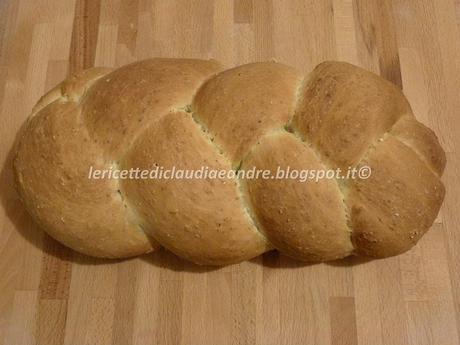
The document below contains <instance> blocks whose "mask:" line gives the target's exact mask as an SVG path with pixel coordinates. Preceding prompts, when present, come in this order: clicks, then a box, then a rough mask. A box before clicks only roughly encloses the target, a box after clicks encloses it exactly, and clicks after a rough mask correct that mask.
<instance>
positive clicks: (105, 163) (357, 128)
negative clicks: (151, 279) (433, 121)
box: [14, 59, 446, 265]
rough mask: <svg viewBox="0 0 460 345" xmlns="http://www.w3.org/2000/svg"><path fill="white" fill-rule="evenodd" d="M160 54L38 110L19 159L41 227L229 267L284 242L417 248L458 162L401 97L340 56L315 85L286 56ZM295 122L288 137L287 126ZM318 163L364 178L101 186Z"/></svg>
mask: <svg viewBox="0 0 460 345" xmlns="http://www.w3.org/2000/svg"><path fill="white" fill-rule="evenodd" d="M221 71H222V67H221V65H220V64H219V63H218V62H215V61H204V60H192V59H189V60H187V59H183V60H181V59H150V60H144V61H140V62H136V63H133V64H130V65H127V66H124V67H121V68H119V69H116V70H113V71H112V70H111V69H105V68H93V69H89V70H86V71H83V72H82V73H79V74H77V75H74V76H71V77H69V78H68V79H67V80H65V81H63V82H62V83H61V84H59V85H58V86H56V87H55V88H54V89H52V90H51V91H49V92H48V93H47V94H46V95H44V96H43V97H42V98H41V99H40V101H39V102H38V103H37V105H36V106H35V107H34V109H33V111H32V116H31V117H30V119H29V120H28V122H27V125H26V128H25V130H24V132H23V137H22V139H21V141H20V144H19V146H18V149H17V152H16V158H15V160H14V169H15V177H16V184H17V188H18V192H19V194H20V196H21V198H22V200H23V201H24V204H25V206H26V208H27V210H28V211H29V213H30V214H31V215H32V217H33V218H34V219H35V220H36V221H37V223H38V224H40V226H41V227H42V228H43V229H44V230H45V231H47V232H48V233H49V234H50V235H51V236H53V237H55V238H56V239H57V240H59V241H61V242H62V243H64V244H66V245H68V246H69V247H71V248H73V249H75V250H77V251H80V252H82V253H85V254H88V255H93V256H102V257H127V256H133V255H138V254H142V253H145V252H148V251H151V250H153V249H154V248H155V247H157V246H158V243H157V241H158V242H159V243H160V244H161V245H164V246H165V247H166V248H168V249H170V250H171V251H173V252H175V253H176V254H177V255H179V256H182V257H184V258H187V259H189V260H191V261H194V262H196V263H200V264H213V265H222V264H230V263H235V262H239V261H242V260H246V259H249V258H252V257H254V256H257V255H259V254H261V253H263V252H264V251H266V250H268V249H271V248H273V247H275V248H278V249H279V250H280V251H282V252H283V253H285V254H287V255H289V256H292V257H294V258H297V259H300V260H306V261H325V260H333V259H337V258H341V257H344V256H347V255H349V254H351V253H357V254H361V255H367V256H372V257H385V256H391V255H396V254H399V253H402V252H404V251H406V250H409V249H410V248H411V247H412V246H413V245H414V244H415V243H416V242H417V241H418V240H419V239H420V238H421V236H422V235H423V234H424V233H425V232H426V231H427V230H428V229H429V227H430V226H431V224H432V223H433V221H434V219H435V217H436V215H437V213H438V211H439V208H440V206H441V204H442V200H443V198H444V186H443V185H442V183H441V181H440V176H441V175H442V172H443V170H444V167H445V162H446V160H445V154H444V151H443V150H442V148H441V146H440V145H439V142H438V140H437V138H436V136H435V134H434V133H433V132H432V131H431V130H430V129H429V128H427V127H426V126H424V125H422V124H421V123H419V122H418V121H417V120H416V119H415V117H414V116H413V114H412V111H411V109H410V106H409V104H408V102H407V100H406V99H405V97H404V95H403V94H402V92H401V91H400V90H399V89H398V88H397V87H396V86H395V85H393V84H391V83H389V82H388V81H385V80H383V79H382V78H380V77H378V76H376V75H375V74H372V73H370V72H367V71H365V70H363V69H360V68H358V67H356V66H353V65H350V64H347V63H341V62H326V63H323V64H321V65H319V66H318V67H317V68H316V69H315V70H314V71H313V72H312V73H311V74H310V75H309V76H308V77H306V78H305V79H304V82H303V83H302V82H301V80H302V78H301V76H300V74H299V73H298V72H296V71H295V70H293V69H292V68H290V67H288V66H284V65H281V64H277V63H255V64H249V65H244V66H240V67H237V68H234V69H231V70H227V71H224V72H221ZM285 128H286V129H285ZM155 165H158V166H159V167H162V168H163V169H168V168H172V167H173V166H175V167H176V169H200V168H201V167H205V166H207V167H208V169H210V168H215V169H221V170H222V169H223V170H229V169H232V168H233V169H238V168H239V167H241V169H242V171H245V170H249V169H251V168H252V167H257V168H259V169H267V170H271V171H272V172H274V171H275V170H277V168H278V167H279V168H281V169H282V168H287V167H288V166H289V167H290V168H291V169H300V170H312V169H327V168H336V167H340V168H343V169H346V168H348V166H352V167H360V166H364V165H368V166H370V167H371V169H372V174H371V177H370V178H369V179H366V180H360V179H357V180H347V181H340V180H338V179H324V180H320V181H319V182H314V181H307V182H300V181H298V180H293V179H280V180H270V179H267V180H264V179H255V180H254V179H253V180H242V179H238V178H221V179H191V180H190V179H189V180H165V179H147V180H140V179H138V180H136V179H133V180H129V179H128V180H116V179H99V180H94V179H88V173H89V169H90V167H93V169H97V168H99V169H109V168H111V167H112V168H126V169H129V168H139V169H143V168H145V169H153V168H155Z"/></svg>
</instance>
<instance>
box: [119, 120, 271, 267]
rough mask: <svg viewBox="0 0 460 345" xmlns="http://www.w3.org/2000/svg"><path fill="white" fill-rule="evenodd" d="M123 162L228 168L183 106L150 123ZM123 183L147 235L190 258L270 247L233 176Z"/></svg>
mask: <svg viewBox="0 0 460 345" xmlns="http://www.w3.org/2000/svg"><path fill="white" fill-rule="evenodd" d="M165 152H168V154H167V155H165V154H164V153H165ZM122 166H123V167H125V168H127V169H129V168H137V167H139V168H141V169H154V168H155V166H159V167H163V168H164V169H165V170H166V169H173V167H176V169H178V170H179V169H182V170H185V169H189V170H193V169H194V170H198V169H200V168H201V167H202V166H204V167H209V169H220V170H229V169H231V166H230V162H229V161H228V160H227V159H226V158H225V157H224V156H223V155H221V154H220V153H219V152H218V150H217V149H216V148H215V147H214V146H213V145H212V143H211V141H209V140H207V139H206V137H205V136H204V135H203V133H202V132H201V129H200V127H199V125H198V124H196V123H195V122H194V121H193V120H192V117H191V116H190V115H189V114H187V113H184V112H177V113H169V114H167V115H166V116H164V117H163V118H162V119H161V120H160V121H158V123H155V124H154V125H153V126H151V127H149V128H148V129H147V130H146V131H145V132H144V133H143V134H142V136H141V137H140V138H139V139H138V140H137V141H136V142H135V143H134V145H133V147H132V149H131V150H130V152H128V153H127V155H126V160H125V161H124V162H123V163H122ZM123 189H124V191H125V194H126V195H127V197H128V198H129V200H130V201H131V203H132V204H134V205H135V206H136V208H137V209H138V210H139V212H140V213H141V214H142V216H143V218H144V219H145V222H146V224H147V225H148V229H150V233H151V235H152V236H153V237H154V238H155V239H157V240H158V241H159V242H160V243H161V244H162V245H163V246H165V247H166V248H168V249H170V250H171V251H173V252H174V253H176V254H177V255H180V256H182V257H185V258H187V259H188V260H191V261H193V262H196V263H200V264H229V263H233V262H238V261H243V260H246V259H250V258H253V257H255V256H258V255H260V254H262V253H263V252H264V251H266V250H267V249H268V247H269V245H268V243H267V242H266V240H265V237H264V236H262V235H261V234H260V233H259V232H258V231H257V229H256V227H255V226H254V224H252V222H251V219H250V217H249V215H248V214H246V213H245V210H244V208H243V206H242V203H241V200H240V197H239V194H238V184H237V181H236V180H235V179H228V178H224V179H190V180H185V179H183V180H167V179H149V180H125V181H124V184H123Z"/></svg>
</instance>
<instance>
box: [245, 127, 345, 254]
mask: <svg viewBox="0 0 460 345" xmlns="http://www.w3.org/2000/svg"><path fill="white" fill-rule="evenodd" d="M252 167H256V169H261V170H269V171H271V172H272V174H273V175H272V176H275V177H276V172H277V169H278V167H280V168H281V169H283V170H284V171H287V169H288V168H290V169H292V170H294V169H296V170H298V171H300V170H308V169H324V168H325V167H324V165H322V164H321V162H320V161H319V160H318V158H317V157H315V154H314V152H313V151H312V150H311V149H310V148H308V147H307V146H306V145H305V144H303V143H302V142H300V141H299V140H298V139H297V138H295V137H294V136H293V135H292V134H290V133H287V132H286V131H277V132H274V133H273V134H272V135H269V136H266V137H264V138H263V140H261V142H260V143H259V144H258V145H257V146H255V147H254V148H253V150H252V151H251V153H250V154H249V156H248V157H247V159H245V161H244V163H243V167H242V169H243V170H250V169H252ZM245 183H246V185H247V193H248V199H250V202H251V205H252V207H253V209H254V213H255V214H256V216H257V218H258V219H259V222H260V223H261V224H262V226H263V229H264V231H265V233H266V235H267V237H268V239H269V240H270V242H272V243H273V244H274V245H275V247H276V248H278V249H279V250H280V251H281V252H283V253H285V254H287V255H289V256H291V257H293V258H296V259H299V260H304V261H325V260H334V259H338V258H343V257H345V256H348V255H350V253H351V252H352V251H353V246H352V244H351V240H350V236H351V233H350V230H349V229H348V227H347V220H346V215H345V210H344V205H343V200H342V194H341V192H340V190H339V188H338V186H337V183H336V182H335V181H333V180H326V179H323V180H321V181H318V182H317V183H316V182H314V181H313V182H312V181H306V182H299V181H298V180H295V179H250V180H249V179H248V180H245Z"/></svg>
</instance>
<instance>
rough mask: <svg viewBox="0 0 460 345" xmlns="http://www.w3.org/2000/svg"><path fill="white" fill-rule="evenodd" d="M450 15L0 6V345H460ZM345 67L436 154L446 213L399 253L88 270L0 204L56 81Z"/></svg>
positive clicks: (91, 262) (455, 34)
mask: <svg viewBox="0 0 460 345" xmlns="http://www.w3.org/2000/svg"><path fill="white" fill-rule="evenodd" d="M459 21H460V2H459V1H458V0H436V1H434V0H394V1H390V0H359V1H351V0H317V1H314V0H293V1H287V0H283V1H278V0H235V1H230V0H215V1H212V0H194V1H186V0H184V1H175V0H156V1H154V0H152V1H150V0H1V1H0V113H1V125H0V126H1V127H0V131H1V135H0V140H1V145H0V157H1V161H0V163H1V167H2V170H1V175H0V176H1V178H0V183H1V187H0V196H1V199H0V200H1V207H2V208H1V212H0V224H1V228H0V345H21V344H23V345H31V344H40V345H41V344H46V345H54V344H67V345H84V344H91V345H92V344H117V345H131V344H139V345H140V344H142V345H146V344H184V345H185V344H186V345H189V344H197V345H203V344H216V345H225V344H248V345H249V344H262V345H271V344H273V345H280V344H309V345H320V344H325V345H329V344H332V345H337V344H363V345H364V344H369V345H386V344H392V345H395V344H402V345H407V344H417V345H422V344H433V345H434V344H435V345H454V344H459V332H460V229H459V224H460V222H459V216H458V215H459V213H458V211H459V206H460V201H459V196H460V183H459V178H458V176H459V173H460V171H459V168H460V155H459V149H460V143H459V137H458V132H459V130H460V117H459V109H460V94H459V92H460V50H459V44H460V32H459V26H458V23H459ZM159 56H160V57H197V58H210V57H213V58H217V59H219V60H221V61H223V62H224V63H225V64H227V65H228V66H233V65H238V64H242V63H247V62H253V61H261V60H270V59H276V60H277V61H279V62H283V63H286V64H289V65H292V66H294V67H296V68H298V69H299V70H302V71H305V72H307V71H309V70H311V69H312V68H313V67H314V66H315V65H316V64H317V63H319V62H321V61H323V60H327V59H339V60H345V61H349V62H352V63H355V64H358V65H360V66H363V67H365V68H367V69H369V70H372V71H375V72H377V73H380V74H381V75H382V76H383V77H385V78H387V79H389V80H391V81H393V82H394V83H396V84H398V85H400V86H402V87H403V88H404V92H405V93H406V95H407V97H408V98H409V100H410V102H411V104H412V106H413V108H414V111H415V113H416V115H417V117H418V118H419V119H420V120H421V121H422V122H424V123H426V124H428V125H429V126H430V127H432V128H433V129H434V130H435V131H436V133H437V134H438V136H439V138H440V140H441V142H442V145H443V146H444V148H445V149H446V151H447V156H448V166H447V170H446V173H445V175H444V178H443V180H444V182H445V184H446V186H447V196H446V201H445V203H444V205H443V208H442V210H441V213H440V215H439V217H438V220H437V221H436V223H435V225H434V226H433V228H432V230H431V231H430V232H429V233H428V234H427V235H426V236H425V237H424V238H423V240H422V241H421V242H420V243H419V245H418V246H417V247H416V248H415V249H413V250H412V251H410V252H409V253H406V254H404V255H401V256H399V257H395V258H390V259H386V260H380V261H372V262H365V261H362V260H358V259H346V260H343V261H340V262H336V263H332V264H317V265H307V264H302V263H299V262H294V261H292V260H289V259H287V258H285V257H282V256H279V255H278V254H276V253H273V252H272V253H268V254H266V255H264V256H263V257H259V258H257V259H254V260H252V261H250V262H245V263H242V264H239V265H234V266H230V267H225V268H218V269H207V268H200V267H197V266H194V265H192V264H189V263H186V262H184V261H182V260H180V259H178V258H176V257H174V256H173V255H171V254H168V253H167V252H165V251H159V252H157V253H154V254H151V255H146V256H144V257H141V258H137V259H133V260H126V261H118V262H117V261H104V260H95V259H91V258H88V257H84V256H82V255H79V254H76V253H73V252H72V251H70V250H68V249H66V248H64V247H62V246H61V245H59V244H57V243H56V242H55V241H54V240H52V239H50V238H49V237H48V236H46V235H44V234H43V233H42V232H41V231H39V229H37V227H36V226H35V225H34V224H33V223H32V222H31V220H30V218H29V217H28V216H27V214H26V213H25V211H24V209H23V207H22V206H21V204H20V202H19V200H18V197H17V195H16V194H15V192H14V187H13V183H12V173H11V160H12V153H11V147H12V145H13V142H14V140H15V135H16V133H17V130H18V128H19V126H20V125H21V123H22V122H23V120H24V119H25V118H26V116H27V114H28V112H29V111H30V109H31V107H32V106H33V104H34V103H35V102H36V101H37V99H38V98H39V97H40V96H41V95H42V94H43V92H44V91H45V90H47V89H49V88H50V87H52V86H53V85H54V84H56V83H57V82H59V81H60V80H61V79H63V78H64V77H65V76H66V75H67V74H68V73H72V72H75V71H78V70H80V69H82V68H86V67H90V66H93V65H105V66H119V65H123V64H125V63H128V62H131V61H135V60H138V59H142V58H147V57H159Z"/></svg>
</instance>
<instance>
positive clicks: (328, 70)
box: [292, 62, 412, 169]
mask: <svg viewBox="0 0 460 345" xmlns="http://www.w3.org/2000/svg"><path fill="white" fill-rule="evenodd" d="M300 97H301V99H300V103H299V106H298V107H297V110H296V113H295V115H294V118H293V120H292V127H293V128H295V130H296V131H297V132H298V133H299V134H301V136H302V137H303V138H307V140H308V141H309V142H311V143H312V144H313V146H314V147H315V148H316V150H318V151H319V152H320V153H321V155H322V157H323V159H325V160H327V161H328V162H329V163H330V164H331V165H332V166H333V167H340V168H343V169H346V168H348V167H349V166H353V165H355V164H357V163H358V162H359V161H360V159H361V158H362V157H363V156H364V154H365V153H366V150H367V148H368V147H369V145H371V144H372V143H373V142H374V141H375V140H377V139H379V138H381V137H382V135H383V134H384V133H385V132H387V131H388V130H389V129H390V128H391V127H392V126H393V124H394V123H395V122H396V121H397V120H398V119H399V118H400V117H401V116H403V115H410V114H412V111H411V109H410V106H409V103H408V102H407V100H406V98H405V97H404V95H403V94H402V93H401V90H399V89H398V87H397V86H396V85H394V84H392V83H390V82H389V81H386V80H385V79H383V78H380V77H379V76H377V75H375V74H373V73H371V72H368V71H366V70H364V69H361V68H359V67H356V66H353V65H351V64H348V63H345V62H323V63H322V64H320V65H318V66H317V67H316V68H315V70H314V71H313V72H312V73H311V74H310V75H309V76H308V77H307V79H306V80H305V85H304V87H303V88H302V90H301V93H300Z"/></svg>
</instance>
